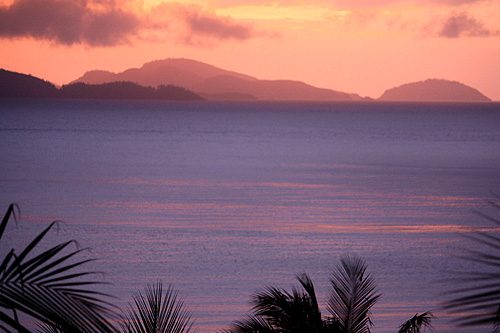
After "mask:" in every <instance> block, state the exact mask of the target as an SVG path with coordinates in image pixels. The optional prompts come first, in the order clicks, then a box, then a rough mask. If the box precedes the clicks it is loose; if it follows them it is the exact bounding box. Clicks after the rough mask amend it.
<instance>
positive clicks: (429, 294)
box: [0, 100, 500, 333]
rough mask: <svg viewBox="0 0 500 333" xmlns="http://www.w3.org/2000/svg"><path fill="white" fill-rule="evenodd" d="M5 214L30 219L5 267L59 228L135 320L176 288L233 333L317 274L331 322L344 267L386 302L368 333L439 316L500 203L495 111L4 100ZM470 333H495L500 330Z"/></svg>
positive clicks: (211, 327) (217, 326)
mask: <svg viewBox="0 0 500 333" xmlns="http://www.w3.org/2000/svg"><path fill="white" fill-rule="evenodd" d="M0 152H1V153H2V162H1V163H0V184H1V186H2V191H1V192H0V203H1V205H2V206H0V207H4V208H3V209H4V211H6V210H7V207H8V205H9V204H10V203H12V202H15V203H17V204H18V205H19V206H20V208H21V219H20V220H19V221H18V223H17V224H16V223H11V224H10V225H9V226H8V228H7V230H6V236H4V238H2V240H1V241H0V250H1V252H0V255H1V256H4V255H5V253H6V251H7V250H9V249H10V248H11V247H16V248H21V247H22V246H24V245H26V244H27V243H28V241H29V240H30V239H31V238H32V237H33V236H34V235H36V234H38V233H39V232H40V231H41V230H42V229H43V228H44V227H45V226H47V225H48V224H49V223H50V222H51V221H53V220H61V221H62V223H60V225H59V230H58V231H54V232H53V233H51V234H50V235H49V237H48V239H47V242H48V243H49V244H54V243H55V242H62V241H65V240H68V239H75V240H77V241H78V244H79V246H81V247H82V248H87V247H88V248H89V251H86V252H84V253H82V258H87V257H88V258H98V260H97V261H95V262H91V263H89V264H88V265H87V268H88V269H89V270H95V271H99V272H103V274H102V275H99V276H97V277H96V279H98V280H100V281H101V280H102V281H104V282H109V283H110V284H109V285H105V286H104V287H102V288H103V290H102V291H105V292H107V293H109V294H112V295H114V296H116V298H114V299H111V301H112V303H114V304H116V305H118V306H120V307H122V308H125V307H126V306H127V304H128V303H129V302H131V301H132V295H133V294H134V293H136V292H138V291H140V290H142V289H143V287H144V286H145V285H146V284H148V283H150V284H151V283H155V282H156V281H158V280H161V281H163V284H164V285H169V284H171V285H172V286H173V287H174V289H175V290H177V291H178V292H179V294H180V295H181V296H182V297H183V298H184V301H185V304H186V305H187V306H188V307H189V308H190V309H192V311H193V317H194V318H196V322H195V327H196V328H197V329H199V331H200V332H212V331H221V330H223V329H226V328H229V326H230V324H231V323H232V322H233V321H235V320H240V319H243V318H244V316H245V315H246V314H248V313H249V311H250V309H251V303H250V301H251V296H252V295H253V294H254V293H255V292H257V291H260V290H262V289H264V288H265V287H267V286H277V287H282V288H286V289H287V290H290V289H291V287H292V286H297V285H298V282H297V281H296V280H295V276H296V275H297V274H300V273H302V272H306V273H308V274H309V275H310V276H311V278H312V280H313V282H314V283H315V286H316V291H317V294H318V299H319V301H320V304H321V306H322V309H323V313H324V314H327V310H326V303H327V300H328V297H329V293H330V288H329V278H330V276H331V273H332V270H333V269H334V268H335V267H336V265H337V264H338V263H339V258H340V257H341V256H342V255H343V254H351V253H352V254H357V255H358V256H360V257H361V258H363V259H364V260H365V262H366V264H367V266H368V272H370V273H371V274H372V275H373V277H374V278H375V280H376V283H377V286H378V291H379V292H380V293H381V295H382V296H381V298H380V299H379V301H378V303H377V304H376V305H375V307H374V308H373V310H372V320H373V323H374V326H373V329H372V331H373V332H375V333H377V332H396V331H397V330H398V327H399V325H400V324H401V323H403V322H404V321H405V320H407V319H409V318H411V317H412V316H413V315H414V314H415V313H417V312H418V313H421V312H425V311H428V310H432V311H433V312H434V314H435V315H436V318H435V319H434V321H433V325H434V327H435V331H436V332H460V331H461V332H470V328H469V329H467V328H465V329H463V328H462V329H458V328H456V327H455V326H454V323H453V322H452V321H451V319H452V318H453V317H454V316H456V315H453V314H450V313H448V312H446V311H444V310H443V309H442V308H441V305H442V304H443V301H444V300H446V297H447V291H449V290H451V289H452V288H454V287H455V286H454V285H453V283H452V282H451V281H452V279H453V278H454V277H456V276H457V275H459V274H460V272H464V271H467V270H469V269H470V268H471V265H472V264H471V263H470V262H468V261H465V260H463V259H461V258H459V257H458V256H457V253H459V252H460V251H461V249H463V248H464V247H472V248H474V247H475V246H476V245H477V244H475V243H474V242H473V241H471V240H469V239H468V238H465V237H464V234H467V233H469V232H470V231H471V229H472V228H482V229H483V230H487V231H488V232H491V233H497V232H498V229H497V226H495V225H494V224H492V223H491V222H490V221H488V220H486V219H484V218H482V217H481V216H478V215H477V214H475V213H474V211H480V212H483V213H486V214H490V215H493V216H495V214H496V217H498V215H499V214H498V213H497V212H498V211H495V210H492V209H491V207H490V206H489V204H488V203H487V200H488V199H492V198H493V197H494V194H492V192H496V193H500V104H498V103H486V104H453V103H430V104H429V103H428V104H426V103H376V102H367V103H364V102H358V103H326V102H321V103H319V102H318V103H310V102H308V103H299V102H144V101H141V102H136V101H79V100H2V101H0ZM474 331H476V332H483V331H484V332H487V331H491V330H490V329H488V328H480V329H477V330H476V329H474Z"/></svg>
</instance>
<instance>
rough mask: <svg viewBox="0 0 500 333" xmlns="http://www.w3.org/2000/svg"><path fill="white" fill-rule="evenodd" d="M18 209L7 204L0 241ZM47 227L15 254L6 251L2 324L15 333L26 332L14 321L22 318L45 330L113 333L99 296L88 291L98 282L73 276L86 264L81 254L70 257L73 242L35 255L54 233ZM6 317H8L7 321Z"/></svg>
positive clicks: (0, 279) (1, 268)
mask: <svg viewBox="0 0 500 333" xmlns="http://www.w3.org/2000/svg"><path fill="white" fill-rule="evenodd" d="M15 208H16V206H15V205H13V204H11V205H10V206H9V208H8V210H7V213H6V214H5V216H4V218H3V220H2V223H1V224H0V241H1V238H2V236H3V233H4V231H5V228H6V226H7V223H8V221H9V219H10V217H11V216H13V217H14V219H15V218H16V215H15ZM55 224H56V222H53V223H51V224H50V225H49V226H48V227H47V228H46V229H45V230H43V231H42V232H41V233H40V234H39V235H37V236H36V237H35V238H34V239H33V240H32V241H31V242H30V243H29V244H28V245H27V246H26V248H24V249H23V250H22V251H21V252H20V253H19V254H17V252H16V250H15V249H12V250H10V251H9V252H8V253H7V254H6V255H5V257H4V259H3V261H2V263H1V264H0V322H3V323H4V324H5V326H0V327H2V328H3V329H4V330H5V331H7V332H9V331H10V329H8V327H10V328H13V329H16V330H18V331H19V332H28V329H27V328H26V327H25V326H23V325H22V324H21V323H20V322H19V319H18V316H17V312H22V313H24V314H26V315H28V316H31V317H32V318H34V319H36V320H39V321H40V322H42V323H45V324H46V325H48V326H53V327H57V328H58V329H60V330H63V331H67V332H112V331H113V326H112V325H111V324H110V323H109V321H108V320H107V317H109V316H111V315H113V311H112V310H110V309H109V306H108V305H109V303H107V302H105V301H102V300H101V299H100V298H101V297H102V296H105V295H104V294H102V293H99V292H96V291H92V290H89V289H87V287H88V286H91V285H95V284H97V283H98V282H95V281H93V280H88V279H87V278H88V275H90V274H93V273H92V272H75V268H78V267H79V266H81V265H83V264H85V263H87V262H88V261H89V260H82V261H78V260H76V259H75V258H74V256H75V255H77V254H78V253H80V252H81V251H82V250H73V251H71V250H70V251H69V253H68V247H69V246H70V245H71V244H73V243H74V241H67V242H64V243H61V244H58V245H56V246H53V247H52V248H49V249H48V250H45V251H43V252H41V253H39V254H35V252H36V250H37V245H38V244H40V242H41V241H42V239H43V238H44V236H45V235H46V234H47V233H48V232H49V231H50V230H51V229H52V228H53V227H54V225H55ZM9 313H12V314H11V315H9Z"/></svg>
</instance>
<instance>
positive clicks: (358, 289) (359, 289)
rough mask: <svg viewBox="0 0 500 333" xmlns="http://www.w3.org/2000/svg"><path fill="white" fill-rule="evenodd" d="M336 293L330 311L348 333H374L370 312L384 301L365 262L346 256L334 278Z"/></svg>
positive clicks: (331, 297)
mask: <svg viewBox="0 0 500 333" xmlns="http://www.w3.org/2000/svg"><path fill="white" fill-rule="evenodd" d="M331 284H332V289H333V290H332V293H331V296H330V300H329V301H328V310H329V311H330V313H331V314H332V315H333V317H334V319H336V320H337V321H338V322H339V325H340V330H341V332H344V333H358V332H359V333H364V332H370V326H371V324H372V323H371V319H370V315H369V312H370V309H371V308H372V307H373V306H374V305H375V303H376V302H377V300H378V299H379V297H380V294H377V292H376V286H375V280H374V278H373V277H372V275H371V274H366V264H365V262H364V261H363V260H362V259H361V258H359V257H357V256H344V257H343V258H341V260H340V265H338V266H337V270H336V271H335V272H334V273H333V275H332V278H331Z"/></svg>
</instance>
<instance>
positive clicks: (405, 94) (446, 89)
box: [378, 79, 491, 102]
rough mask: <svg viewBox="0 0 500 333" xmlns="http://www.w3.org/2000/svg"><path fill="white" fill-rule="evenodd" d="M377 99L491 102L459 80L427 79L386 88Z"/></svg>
mask: <svg viewBox="0 0 500 333" xmlns="http://www.w3.org/2000/svg"><path fill="white" fill-rule="evenodd" d="M378 100H379V101H400V102H491V99H489V98H488V97H486V96H484V95H483V94H481V93H480V92H479V91H478V90H477V89H474V88H472V87H469V86H466V85H465V84H462V83H460V82H456V81H447V80H438V79H429V80H425V81H420V82H413V83H407V84H403V85H401V86H399V87H395V88H392V89H388V90H386V91H385V92H384V93H383V94H382V96H380V98H379V99H378Z"/></svg>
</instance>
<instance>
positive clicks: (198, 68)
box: [73, 59, 363, 101]
mask: <svg viewBox="0 0 500 333" xmlns="http://www.w3.org/2000/svg"><path fill="white" fill-rule="evenodd" d="M113 81H130V82H135V83H137V84H141V85H145V86H153V87H156V86H158V85H160V84H171V85H175V86H181V87H185V88H187V89H189V90H192V91H194V92H196V93H198V94H200V95H202V96H206V97H208V98H210V97H213V98H214V99H233V98H232V97H234V99H235V100H241V99H252V98H257V99H261V100H314V101H353V100H363V98H362V97H360V96H359V95H356V94H347V93H344V92H339V91H334V90H330V89H321V88H316V87H313V86H311V85H308V84H306V83H304V82H299V81H291V80H258V79H256V78H255V77H252V76H248V75H245V74H240V73H236V72H232V71H227V70H224V69H220V68H217V67H214V66H212V65H208V64H205V63H202V62H198V61H194V60H189V59H165V60H157V61H153V62H149V63H146V64H144V65H143V66H142V67H141V68H131V69H128V70H126V71H123V72H121V73H116V74H115V73H111V72H107V71H90V72H87V73H85V74H84V75H83V76H82V77H80V78H79V79H77V80H75V81H73V82H84V83H91V84H96V83H106V82H113Z"/></svg>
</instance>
